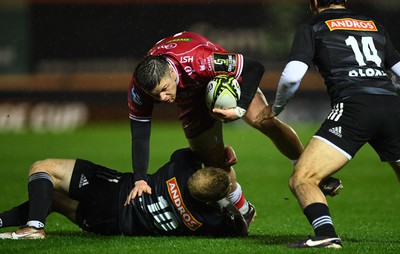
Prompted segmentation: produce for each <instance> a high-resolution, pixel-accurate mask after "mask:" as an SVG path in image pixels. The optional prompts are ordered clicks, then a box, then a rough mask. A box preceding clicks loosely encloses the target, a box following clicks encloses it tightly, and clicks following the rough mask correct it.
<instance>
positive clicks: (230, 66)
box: [213, 53, 237, 73]
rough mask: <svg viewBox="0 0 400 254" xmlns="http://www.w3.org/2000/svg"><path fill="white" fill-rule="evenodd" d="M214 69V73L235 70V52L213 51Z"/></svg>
mask: <svg viewBox="0 0 400 254" xmlns="http://www.w3.org/2000/svg"><path fill="white" fill-rule="evenodd" d="M213 58H214V62H213V65H214V71H215V72H216V73H219V72H221V73H226V72H235V71H236V68H237V61H236V56H235V54H232V53H231V54H229V53H228V54H223V53H214V54H213Z"/></svg>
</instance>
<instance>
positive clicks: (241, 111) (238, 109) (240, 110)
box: [234, 107, 246, 118]
mask: <svg viewBox="0 0 400 254" xmlns="http://www.w3.org/2000/svg"><path fill="white" fill-rule="evenodd" d="M234 110H235V114H236V115H237V116H238V117H239V118H242V117H243V116H244V115H245V114H246V110H245V109H244V108H241V107H235V108H234Z"/></svg>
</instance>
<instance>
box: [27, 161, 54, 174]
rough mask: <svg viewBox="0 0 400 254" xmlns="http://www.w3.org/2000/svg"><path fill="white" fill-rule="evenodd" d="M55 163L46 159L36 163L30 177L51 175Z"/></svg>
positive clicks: (30, 171) (32, 166) (32, 167)
mask: <svg viewBox="0 0 400 254" xmlns="http://www.w3.org/2000/svg"><path fill="white" fill-rule="evenodd" d="M54 166H55V161H54V160H53V159H45V160H40V161H36V162H34V163H33V164H32V165H31V167H30V169H29V175H33V174H35V173H43V172H44V173H47V174H51V169H52V168H54Z"/></svg>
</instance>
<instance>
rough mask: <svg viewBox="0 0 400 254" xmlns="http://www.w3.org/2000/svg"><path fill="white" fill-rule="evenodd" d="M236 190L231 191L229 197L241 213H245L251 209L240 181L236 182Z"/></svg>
mask: <svg viewBox="0 0 400 254" xmlns="http://www.w3.org/2000/svg"><path fill="white" fill-rule="evenodd" d="M236 185H237V187H236V190H234V191H233V192H231V193H229V195H228V199H229V200H230V201H231V202H232V204H234V205H235V206H236V208H237V209H238V210H239V212H240V213H241V214H245V213H247V212H248V211H249V203H248V202H247V200H246V199H245V198H244V194H243V191H242V187H241V186H240V184H239V183H236Z"/></svg>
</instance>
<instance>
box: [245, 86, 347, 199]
mask: <svg viewBox="0 0 400 254" xmlns="http://www.w3.org/2000/svg"><path fill="white" fill-rule="evenodd" d="M270 115H271V107H270V106H269V105H268V102H267V100H266V98H265V96H264V94H263V93H262V92H261V90H258V91H257V93H256V94H255V96H254V98H253V101H252V102H251V104H250V106H249V108H248V110H247V112H246V114H245V116H244V118H243V119H244V121H245V122H246V123H248V124H249V125H250V126H252V127H254V128H256V129H258V130H259V131H260V132H262V133H263V134H265V135H266V136H267V137H269V138H270V139H271V141H272V142H273V143H274V144H275V146H276V147H277V148H278V150H279V151H280V152H281V153H282V154H283V155H285V156H286V157H287V158H289V159H290V160H291V161H292V163H293V164H295V163H296V161H297V159H298V158H299V157H300V155H301V153H302V152H303V145H302V144H301V141H300V139H299V137H298V136H297V133H296V132H295V131H294V130H293V129H292V127H290V126H289V125H287V124H285V123H283V122H282V121H280V120H279V119H278V118H276V117H273V118H271V117H270ZM320 188H321V190H322V191H323V193H324V194H325V195H329V196H335V195H337V194H338V192H339V190H340V189H341V188H343V185H342V182H341V181H340V180H339V179H336V178H333V177H331V176H328V177H327V178H326V179H323V181H322V182H321V184H320Z"/></svg>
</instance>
